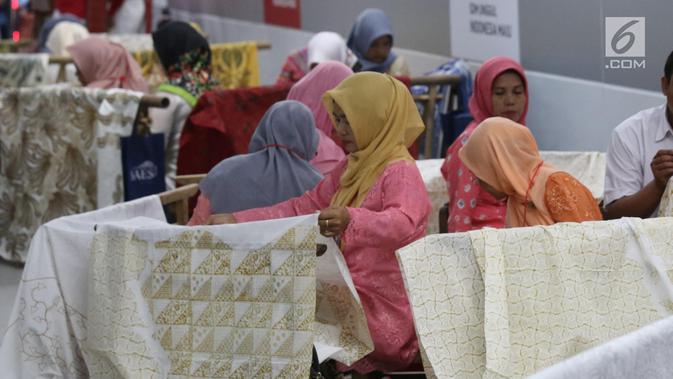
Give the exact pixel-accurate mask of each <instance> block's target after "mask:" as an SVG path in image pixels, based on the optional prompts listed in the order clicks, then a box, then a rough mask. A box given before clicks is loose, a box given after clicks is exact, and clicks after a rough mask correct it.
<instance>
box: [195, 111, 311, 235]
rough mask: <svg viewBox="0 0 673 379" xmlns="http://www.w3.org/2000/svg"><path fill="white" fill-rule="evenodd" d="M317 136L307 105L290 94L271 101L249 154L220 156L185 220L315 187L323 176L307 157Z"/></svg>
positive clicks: (268, 201)
mask: <svg viewBox="0 0 673 379" xmlns="http://www.w3.org/2000/svg"><path fill="white" fill-rule="evenodd" d="M318 138H319V137H318V133H317V131H316V128H315V124H314V121H313V114H312V113H311V111H310V110H309V109H308V107H306V106H305V105H304V104H302V103H299V102H297V101H293V100H286V101H280V102H278V103H276V104H274V105H273V106H272V107H271V108H269V110H268V111H267V112H266V113H265V114H264V117H263V118H262V120H261V121H260V123H259V126H257V129H256V130H255V134H254V135H253V136H252V140H251V141H250V145H249V147H248V154H243V155H237V156H234V157H230V158H227V159H225V160H223V161H222V162H220V163H218V164H217V165H216V166H215V167H213V168H212V169H211V170H210V172H209V173H208V175H207V176H206V178H205V179H203V180H202V181H201V184H200V189H201V195H200V196H199V199H198V202H197V205H196V208H195V209H194V214H193V216H192V218H191V220H189V224H188V225H201V224H204V223H206V221H207V220H208V217H209V216H210V215H211V214H216V213H232V212H237V211H240V210H245V209H251V208H258V207H264V206H268V205H273V204H277V203H279V202H282V201H285V200H288V199H291V198H293V197H296V196H299V195H301V194H303V193H304V192H306V191H308V190H310V189H313V187H315V186H316V184H318V182H319V181H320V180H321V179H322V175H321V174H320V173H319V172H318V171H317V170H316V169H315V168H313V166H311V164H310V163H309V161H310V160H311V159H313V158H314V157H315V155H316V151H317V148H318Z"/></svg>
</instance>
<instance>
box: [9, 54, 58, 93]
mask: <svg viewBox="0 0 673 379" xmlns="http://www.w3.org/2000/svg"><path fill="white" fill-rule="evenodd" d="M48 65H49V54H16V53H12V54H0V87H36V86H39V85H44V84H49V81H48V80H49V78H48V74H47V66H48Z"/></svg>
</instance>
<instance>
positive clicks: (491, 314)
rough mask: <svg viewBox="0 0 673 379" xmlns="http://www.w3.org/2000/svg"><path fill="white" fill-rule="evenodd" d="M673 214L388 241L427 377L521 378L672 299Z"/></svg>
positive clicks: (629, 327) (651, 314) (644, 318)
mask: <svg viewBox="0 0 673 379" xmlns="http://www.w3.org/2000/svg"><path fill="white" fill-rule="evenodd" d="M672 230H673V219H670V218H660V219H656V220H653V219H652V220H639V219H622V220H616V221H606V222H590V223H582V224H578V223H565V224H557V225H554V226H550V227H530V228H514V229H500V230H496V229H484V230H480V231H474V232H470V233H458V234H446V235H433V236H428V237H426V238H424V239H422V240H419V241H417V242H415V243H413V244H411V245H410V246H408V247H405V248H404V249H401V250H399V251H398V252H397V257H398V260H399V262H400V266H401V269H402V273H403V276H404V279H405V285H406V288H407V292H408V295H409V301H410V303H411V306H412V311H413V316H414V321H415V325H416V331H417V334H418V337H419V342H420V345H421V348H422V351H423V353H424V354H423V357H424V361H425V367H426V370H427V372H428V373H429V374H430V376H431V377H432V376H435V375H436V377H439V378H519V377H522V376H525V375H530V374H533V373H535V372H536V371H538V370H540V369H542V368H545V367H548V366H551V365H553V364H556V363H558V362H561V361H562V360H564V359H567V358H569V357H571V356H573V355H575V354H577V353H578V352H581V351H583V350H585V349H587V348H590V347H593V346H596V345H598V344H601V343H604V342H607V341H608V340H610V339H612V338H615V337H618V336H621V335H624V334H626V333H629V332H631V331H634V330H636V329H638V328H640V327H642V326H644V325H646V324H648V323H650V322H653V321H655V320H658V319H660V318H663V317H665V316H667V315H669V314H670V312H671V309H673V306H672V304H673V303H672V302H671V300H672V299H673V285H672V284H671V280H670V274H671V270H672V269H673V241H672V240H671V239H670V234H671V231H672Z"/></svg>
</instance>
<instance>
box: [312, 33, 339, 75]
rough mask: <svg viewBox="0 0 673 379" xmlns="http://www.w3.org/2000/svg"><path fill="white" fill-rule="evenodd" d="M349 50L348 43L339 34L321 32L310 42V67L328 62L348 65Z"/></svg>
mask: <svg viewBox="0 0 673 379" xmlns="http://www.w3.org/2000/svg"><path fill="white" fill-rule="evenodd" d="M347 59H348V48H347V47H346V42H345V41H344V39H343V38H341V36H340V35H339V34H337V33H334V32H320V33H317V34H316V35H314V36H313V37H312V38H311V39H310V40H309V41H308V66H309V67H311V65H312V64H314V63H317V64H320V63H322V62H327V61H337V62H341V63H346V61H347Z"/></svg>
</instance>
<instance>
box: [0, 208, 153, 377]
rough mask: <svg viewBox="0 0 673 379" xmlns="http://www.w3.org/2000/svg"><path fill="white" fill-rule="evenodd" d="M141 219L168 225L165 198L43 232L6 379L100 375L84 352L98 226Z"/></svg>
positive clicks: (18, 309)
mask: <svg viewBox="0 0 673 379" xmlns="http://www.w3.org/2000/svg"><path fill="white" fill-rule="evenodd" d="M138 216H143V217H145V218H148V217H149V218H153V219H156V220H160V221H165V216H164V212H163V209H162V207H161V201H160V200H159V197H158V196H150V197H145V198H142V199H138V200H134V201H132V202H128V203H121V204H117V205H114V206H111V207H107V208H104V209H100V210H96V211H93V212H89V213H83V214H77V215H73V216H67V217H62V218H59V219H57V220H53V221H51V222H48V223H46V224H44V225H42V226H41V227H40V228H39V229H38V230H37V232H36V233H35V236H34V237H33V239H32V242H31V245H30V254H28V260H27V261H26V266H25V268H24V270H23V276H22V277H21V282H20V284H19V290H18V293H17V295H16V300H15V302H14V307H13V308H12V313H11V316H10V320H9V325H8V327H7V331H6V333H5V335H4V336H2V340H1V343H2V345H1V346H0V367H2V375H1V376H2V377H3V378H5V377H6V378H44V377H58V378H89V377H91V378H94V377H95V376H93V375H90V372H89V369H88V365H93V364H95V363H94V362H92V360H93V359H94V357H92V356H91V355H90V354H86V352H85V351H84V350H83V348H84V342H85V341H86V339H87V327H88V325H87V323H88V321H87V316H86V313H87V309H88V300H87V288H88V287H87V283H88V278H87V276H88V267H89V249H90V247H91V244H92V242H93V238H94V235H95V233H96V229H97V227H96V225H101V224H103V223H106V222H114V221H118V220H129V219H132V218H134V217H138ZM4 327H5V325H3V326H2V328H3V329H4Z"/></svg>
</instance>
